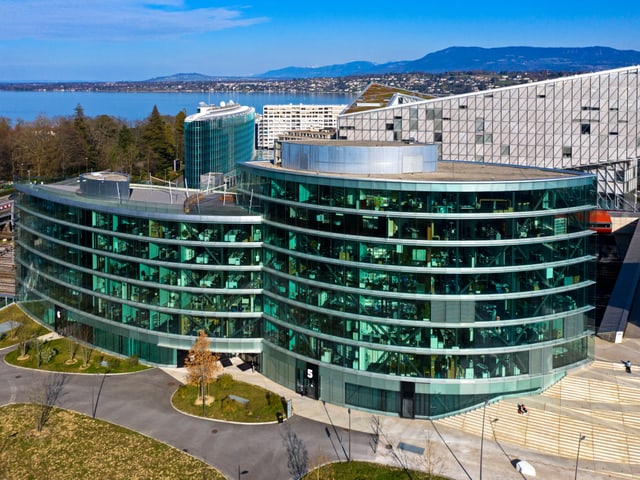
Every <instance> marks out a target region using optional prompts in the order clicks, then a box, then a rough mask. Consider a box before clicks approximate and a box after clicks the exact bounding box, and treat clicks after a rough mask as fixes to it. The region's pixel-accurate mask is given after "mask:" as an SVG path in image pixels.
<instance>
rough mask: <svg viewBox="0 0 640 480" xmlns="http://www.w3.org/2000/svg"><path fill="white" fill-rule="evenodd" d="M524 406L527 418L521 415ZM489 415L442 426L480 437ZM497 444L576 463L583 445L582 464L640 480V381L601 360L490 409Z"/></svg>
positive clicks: (490, 433)
mask: <svg viewBox="0 0 640 480" xmlns="http://www.w3.org/2000/svg"><path fill="white" fill-rule="evenodd" d="M518 403H525V404H526V405H527V408H528V410H529V413H528V414H527V415H520V414H518V407H517V405H518ZM483 410H484V409H483V408H479V409H476V410H474V411H471V412H468V413H465V414H461V415H457V416H454V417H449V418H445V419H442V420H438V421H437V422H436V424H438V425H443V426H447V427H451V428H457V429H460V430H463V431H464V432H466V433H469V434H473V435H478V436H480V435H481V432H482V418H483V413H485V412H483ZM581 435H584V437H585V438H584V440H582V441H581V442H579V439H580V436H581ZM492 439H495V440H496V441H498V442H500V443H508V444H513V445H517V446H520V447H523V448H528V449H531V450H534V451H537V452H540V453H546V454H550V455H557V456H561V457H565V458H570V459H573V458H576V456H577V453H578V451H577V449H578V444H579V443H580V460H581V461H585V462H589V461H591V462H594V463H596V462H597V464H598V469H599V470H600V471H608V472H610V473H611V474H612V476H614V477H617V478H640V376H634V375H633V374H632V375H629V374H627V373H625V370H624V365H622V363H620V362H619V363H613V362H606V361H599V360H596V361H594V362H593V363H592V364H591V365H590V366H588V367H584V368H581V369H578V370H576V371H574V372H571V373H570V374H569V375H568V376H567V377H565V378H564V379H563V380H561V381H560V382H558V383H557V384H555V385H554V386H553V387H551V388H549V389H548V390H547V391H545V392H544V393H542V394H541V395H537V396H532V397H522V398H514V399H509V400H504V401H500V402H497V403H494V404H491V405H488V406H487V407H486V417H485V440H492ZM636 475H637V476H636Z"/></svg>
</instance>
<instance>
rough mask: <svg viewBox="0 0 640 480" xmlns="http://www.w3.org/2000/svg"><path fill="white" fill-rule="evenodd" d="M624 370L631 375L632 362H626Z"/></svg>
mask: <svg viewBox="0 0 640 480" xmlns="http://www.w3.org/2000/svg"><path fill="white" fill-rule="evenodd" d="M624 369H625V371H626V372H627V373H631V360H627V361H626V362H624Z"/></svg>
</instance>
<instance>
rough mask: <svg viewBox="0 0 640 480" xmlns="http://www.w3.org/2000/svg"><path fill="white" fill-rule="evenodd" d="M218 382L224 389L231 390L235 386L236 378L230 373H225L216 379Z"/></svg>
mask: <svg viewBox="0 0 640 480" xmlns="http://www.w3.org/2000/svg"><path fill="white" fill-rule="evenodd" d="M216 383H217V384H218V386H219V387H220V388H221V389H222V390H229V389H230V388H232V387H233V385H234V383H235V380H234V379H233V377H232V376H231V375H230V374H228V373H223V374H222V375H220V376H219V377H218V379H217V380H216Z"/></svg>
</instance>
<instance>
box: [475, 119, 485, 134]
mask: <svg viewBox="0 0 640 480" xmlns="http://www.w3.org/2000/svg"><path fill="white" fill-rule="evenodd" d="M476 132H484V118H476Z"/></svg>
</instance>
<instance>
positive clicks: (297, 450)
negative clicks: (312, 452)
mask: <svg viewBox="0 0 640 480" xmlns="http://www.w3.org/2000/svg"><path fill="white" fill-rule="evenodd" d="M282 442H283V443H284V447H285V448H286V449H287V467H289V473H290V474H291V475H292V476H293V478H294V479H295V480H299V479H301V478H302V477H304V475H305V474H306V473H307V472H308V471H309V452H308V451H307V446H306V445H305V444H304V442H303V441H302V439H300V437H298V435H297V434H296V432H294V431H293V430H291V427H289V425H288V424H287V425H286V426H285V428H284V433H282Z"/></svg>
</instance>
